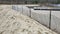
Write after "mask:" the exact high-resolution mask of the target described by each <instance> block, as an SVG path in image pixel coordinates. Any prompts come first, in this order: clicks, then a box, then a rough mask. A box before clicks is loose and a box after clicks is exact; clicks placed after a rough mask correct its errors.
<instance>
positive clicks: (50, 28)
mask: <svg viewBox="0 0 60 34" xmlns="http://www.w3.org/2000/svg"><path fill="white" fill-rule="evenodd" d="M49 29H51V10H50V17H49Z"/></svg>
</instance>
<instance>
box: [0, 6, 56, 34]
mask: <svg viewBox="0 0 60 34" xmlns="http://www.w3.org/2000/svg"><path fill="white" fill-rule="evenodd" d="M6 7H9V6H6ZM6 7H5V8H6ZM5 8H3V7H1V8H0V34H57V33H55V32H53V31H51V30H49V29H48V28H46V27H44V26H43V25H41V24H40V23H38V22H37V21H35V20H33V19H31V18H29V17H27V16H24V15H22V14H20V13H19V12H17V11H15V10H12V9H11V7H10V8H6V9H5Z"/></svg>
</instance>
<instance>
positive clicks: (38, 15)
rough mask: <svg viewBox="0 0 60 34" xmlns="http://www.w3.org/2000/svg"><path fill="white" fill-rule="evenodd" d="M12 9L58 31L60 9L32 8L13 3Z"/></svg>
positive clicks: (59, 30)
mask: <svg viewBox="0 0 60 34" xmlns="http://www.w3.org/2000/svg"><path fill="white" fill-rule="evenodd" d="M12 9H14V10H17V11H19V12H20V13H22V14H24V15H27V16H29V17H31V18H33V19H34V20H36V21H38V22H39V23H41V24H43V25H45V26H46V27H48V28H51V29H52V30H53V31H56V32H58V33H60V11H52V10H34V9H30V8H28V7H26V6H22V5H14V6H12Z"/></svg>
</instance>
